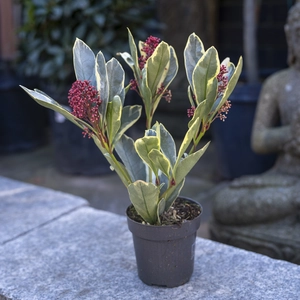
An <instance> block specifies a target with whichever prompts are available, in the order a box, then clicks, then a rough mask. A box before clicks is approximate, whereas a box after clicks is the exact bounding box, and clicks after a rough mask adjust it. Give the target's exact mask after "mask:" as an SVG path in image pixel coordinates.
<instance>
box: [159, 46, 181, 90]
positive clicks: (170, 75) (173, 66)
mask: <svg viewBox="0 0 300 300" xmlns="http://www.w3.org/2000/svg"><path fill="white" fill-rule="evenodd" d="M169 49H170V64H169V68H168V70H167V75H166V78H165V79H164V81H163V83H162V84H163V86H164V87H165V89H166V88H167V87H168V86H169V85H170V83H171V82H172V81H173V79H174V78H175V76H176V74H177V72H178V60H177V56H176V52H175V49H174V48H173V47H172V46H169Z"/></svg>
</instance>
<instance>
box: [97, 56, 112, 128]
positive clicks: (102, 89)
mask: <svg viewBox="0 0 300 300" xmlns="http://www.w3.org/2000/svg"><path fill="white" fill-rule="evenodd" d="M95 68H96V72H95V73H96V82H97V90H98V91H99V94H100V99H101V100H102V103H101V105H100V107H99V111H100V114H101V115H102V117H103V118H102V125H104V121H105V116H106V109H107V104H108V101H109V84H108V76H107V71H106V62H105V58H104V55H103V53H102V52H101V51H100V52H98V54H97V56H96V66H95ZM103 127H104V126H103Z"/></svg>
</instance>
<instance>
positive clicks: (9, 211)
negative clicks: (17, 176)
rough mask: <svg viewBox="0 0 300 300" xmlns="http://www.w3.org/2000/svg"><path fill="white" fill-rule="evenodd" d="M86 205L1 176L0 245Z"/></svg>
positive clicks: (69, 196) (63, 194)
mask: <svg viewBox="0 0 300 300" xmlns="http://www.w3.org/2000/svg"><path fill="white" fill-rule="evenodd" d="M86 205H88V202H87V201H86V200H85V199H83V198H80V197H76V196H73V195H69V194H65V193H62V192H57V191H53V190H51V189H46V188H41V187H37V186H34V185H30V184H25V183H22V182H19V181H15V180H11V179H7V178H4V177H1V176H0V245H1V244H4V243H6V242H8V241H10V240H12V239H14V238H16V237H18V236H20V235H22V234H25V233H26V232H28V231H30V230H33V229H34V228H36V227H39V226H41V225H43V224H46V223H47V222H50V221H51V220H54V219H56V218H58V217H59V216H61V215H63V214H66V213H68V212H70V211H72V210H74V209H77V208H79V207H82V206H86Z"/></svg>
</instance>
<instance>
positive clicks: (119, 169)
mask: <svg viewBox="0 0 300 300" xmlns="http://www.w3.org/2000/svg"><path fill="white" fill-rule="evenodd" d="M97 146H98V145H97ZM104 157H105V158H106V159H107V161H108V162H109V163H110V165H111V166H112V168H113V170H114V171H116V173H117V174H118V176H119V177H120V179H121V181H122V182H123V184H124V186H125V187H126V188H127V187H128V185H129V184H131V183H132V181H131V179H130V176H129V174H128V172H127V170H126V169H125V167H124V165H123V164H122V163H120V162H118V165H117V164H116V162H115V161H114V160H113V159H112V157H111V155H110V154H109V153H106V154H104Z"/></svg>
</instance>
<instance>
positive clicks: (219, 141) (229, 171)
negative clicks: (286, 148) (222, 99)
mask: <svg viewBox="0 0 300 300" xmlns="http://www.w3.org/2000/svg"><path fill="white" fill-rule="evenodd" d="M260 89H261V85H260V84H257V85H250V84H239V85H237V86H236V88H235V90H234V91H233V93H232V94H231V96H230V97H229V100H230V101H231V104H232V107H231V109H230V110H229V113H228V117H227V119H226V121H225V122H222V121H220V120H216V121H215V122H214V123H213V124H212V136H213V141H214V145H215V149H216V155H217V163H218V172H219V174H218V176H219V177H220V178H221V179H229V180H231V179H234V178H237V177H240V176H242V175H251V174H260V173H262V172H264V171H266V170H268V169H270V168H271V167H272V166H273V164H274V163H275V159H276V155H260V154H256V153H254V152H253V150H252V149H251V133H252V125H253V120H254V116H255V110H256V105H257V100H258V98H259V93H260Z"/></svg>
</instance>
